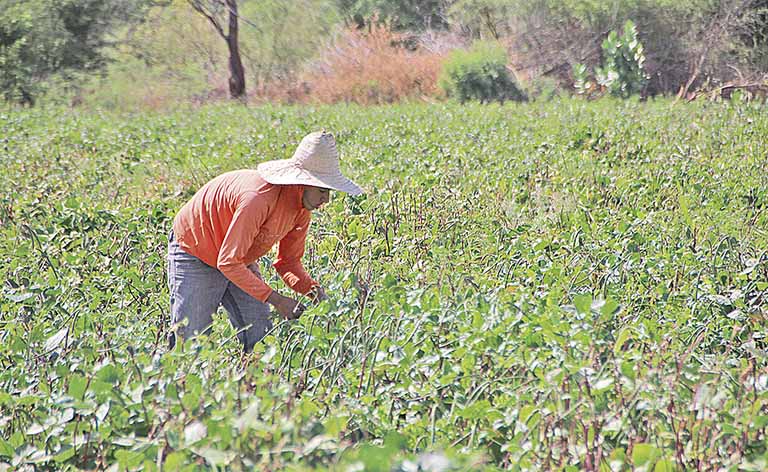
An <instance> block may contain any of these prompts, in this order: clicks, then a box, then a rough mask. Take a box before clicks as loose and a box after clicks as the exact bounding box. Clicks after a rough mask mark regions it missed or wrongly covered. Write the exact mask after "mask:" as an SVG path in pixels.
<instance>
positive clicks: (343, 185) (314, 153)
mask: <svg viewBox="0 0 768 472" xmlns="http://www.w3.org/2000/svg"><path fill="white" fill-rule="evenodd" d="M256 169H257V170H258V171H259V174H261V177H262V178H263V179H264V180H266V181H267V182H269V183H271V184H277V185H289V184H302V185H312V186H314V187H323V188H329V189H333V190H339V191H341V192H345V193H349V194H351V195H360V194H361V193H363V189H361V188H360V187H359V186H358V185H357V184H356V183H354V182H352V181H351V180H349V179H348V178H346V177H344V176H343V175H342V174H341V169H340V168H339V152H338V151H337V150H336V140H335V139H334V138H333V135H332V134H331V133H327V132H325V131H318V132H315V133H310V134H308V135H307V136H305V137H304V139H302V140H301V143H300V144H299V147H298V148H296V152H294V153H293V157H291V158H290V159H283V160H278V161H269V162H264V163H262V164H259V165H258V167H257V168H256Z"/></svg>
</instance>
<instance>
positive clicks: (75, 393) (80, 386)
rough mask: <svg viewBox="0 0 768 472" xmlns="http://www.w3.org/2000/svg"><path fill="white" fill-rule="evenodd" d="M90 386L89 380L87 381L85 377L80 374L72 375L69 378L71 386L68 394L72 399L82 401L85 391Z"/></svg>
mask: <svg viewBox="0 0 768 472" xmlns="http://www.w3.org/2000/svg"><path fill="white" fill-rule="evenodd" d="M87 385H88V379H86V378H85V377H84V376H82V375H80V374H72V375H71V376H70V377H69V386H68V388H67V393H68V394H69V396H70V397H72V398H75V399H77V400H82V399H83V397H84V396H85V390H86V388H87Z"/></svg>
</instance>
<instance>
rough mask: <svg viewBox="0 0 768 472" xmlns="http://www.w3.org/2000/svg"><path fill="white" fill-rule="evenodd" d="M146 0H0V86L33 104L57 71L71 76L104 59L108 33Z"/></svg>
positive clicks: (66, 77)
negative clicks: (0, 0) (1, 0)
mask: <svg viewBox="0 0 768 472" xmlns="http://www.w3.org/2000/svg"><path fill="white" fill-rule="evenodd" d="M148 1H149V0H128V1H126V0H4V1H3V2H0V88H1V89H0V90H1V91H2V94H3V98H4V99H5V100H8V101H13V102H18V103H22V104H26V105H33V104H34V102H35V99H36V97H37V96H38V95H39V94H41V93H42V92H44V91H45V89H46V85H47V83H48V82H49V81H50V80H52V78H54V77H56V76H60V77H61V78H62V79H64V80H68V81H71V80H73V79H74V78H75V75H76V74H78V73H84V74H93V73H94V72H96V71H98V70H99V69H101V68H102V67H103V66H104V64H105V63H106V58H105V56H104V51H105V50H106V49H107V48H108V47H109V46H111V45H112V43H113V42H112V41H111V40H110V32H111V31H112V29H113V28H114V27H115V26H116V25H117V24H119V23H121V22H126V21H134V20H136V19H137V18H140V17H141V12H142V11H143V8H144V7H145V6H146V5H147V4H148Z"/></svg>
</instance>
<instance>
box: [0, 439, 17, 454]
mask: <svg viewBox="0 0 768 472" xmlns="http://www.w3.org/2000/svg"><path fill="white" fill-rule="evenodd" d="M15 453H16V450H15V449H14V448H13V446H11V443H9V442H8V441H6V440H5V439H3V438H2V437H0V456H4V457H13V456H14V454H15Z"/></svg>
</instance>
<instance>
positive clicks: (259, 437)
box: [0, 99, 768, 471]
mask: <svg viewBox="0 0 768 472" xmlns="http://www.w3.org/2000/svg"><path fill="white" fill-rule="evenodd" d="M322 128H325V129H327V130H330V131H332V132H334V134H335V135H336V137H337V140H338V143H339V149H340V152H341V156H342V168H343V170H344V171H345V173H346V174H347V175H349V176H350V177H352V178H353V179H354V180H355V181H357V182H358V183H360V184H361V185H362V186H363V187H364V188H365V189H366V190H367V194H366V195H364V196H361V197H348V196H344V195H341V194H336V195H334V196H333V199H332V200H331V202H330V203H329V204H328V205H327V207H326V208H324V209H323V211H321V212H316V213H315V215H314V217H313V218H314V219H313V223H312V227H311V228H310V236H309V239H308V245H307V253H306V255H305V259H304V262H305V266H306V267H307V269H308V271H309V272H310V273H311V274H312V275H313V276H314V277H315V278H316V279H317V280H318V281H319V282H320V283H321V284H323V285H324V286H325V287H326V289H327V291H328V294H329V296H330V300H328V301H325V302H323V303H322V304H320V305H318V306H314V307H311V308H310V309H308V310H307V312H306V313H305V315H304V316H303V317H302V318H301V319H300V320H299V321H297V322H285V321H283V322H277V321H276V323H275V328H274V329H273V331H272V332H271V333H270V334H269V335H268V336H267V337H266V338H265V339H264V340H263V341H262V342H261V343H259V344H258V345H257V346H256V348H255V351H254V352H253V353H252V354H249V355H245V354H243V353H242V351H241V349H240V346H239V344H238V342H237V338H236V336H235V332H234V330H233V328H232V327H231V326H230V324H229V323H228V321H227V319H226V315H225V314H224V312H223V311H220V312H219V314H218V315H217V317H216V324H215V327H214V331H213V333H212V334H211V336H209V337H206V338H201V339H196V340H191V341H187V342H186V343H185V344H183V345H181V346H177V348H176V349H174V350H172V351H169V349H168V347H167V346H168V345H167V340H166V336H167V334H168V325H169V321H168V318H169V314H168V289H167V286H166V275H165V267H166V262H165V251H166V244H167V237H168V231H169V229H170V223H171V221H172V218H173V216H174V215H175V213H176V211H177V210H178V209H179V208H180V207H181V205H183V203H184V202H185V201H186V200H187V199H188V198H189V197H191V195H192V194H193V193H194V192H195V191H196V190H197V188H198V187H199V186H201V185H202V184H203V183H205V182H206V181H207V180H208V179H210V178H212V177H213V176H215V175H217V174H219V173H222V172H224V171H227V170H232V169H237V168H244V167H255V166H256V165H257V164H258V163H259V162H263V161H266V160H271V159H277V158H288V157H290V155H291V153H292V152H293V149H294V148H295V146H296V145H297V144H298V142H299V140H300V139H301V137H302V136H304V135H305V134H306V133H308V132H310V131H314V130H319V129H322ZM767 136H768V108H766V106H765V105H763V104H759V103H752V104H745V103H736V102H734V103H730V104H728V103H726V104H718V103H706V102H694V103H690V104H685V103H678V104H673V103H672V102H671V101H665V100H661V101H649V102H637V101H624V102H621V101H612V100H603V101H598V102H591V103H590V102H585V101H580V100H570V99H562V100H560V99H558V100H555V101H552V102H547V103H531V104H523V105H505V106H499V105H489V106H481V105H470V106H458V105H399V106H391V107H381V108H375V107H374V108H363V107H357V106H333V107H318V108H312V107H296V108H288V107H251V108H245V107H240V106H231V105H230V106H227V105H218V106H209V107H204V108H199V109H186V110H180V111H177V112H147V113H135V114H127V113H117V112H109V111H105V112H94V111H90V112H86V111H81V110H65V109H62V110H57V109H51V110H44V109H32V110H8V109H6V110H5V111H0V177H1V179H2V180H1V182H2V189H1V190H0V281H1V283H2V287H1V288H0V290H1V291H0V470H76V469H89V470H97V469H98V470H101V469H111V470H114V471H117V470H167V471H173V470H233V471H238V470H294V471H300V470H314V469H322V470H338V471H362V470H367V471H390V470H396V471H417V470H435V471H438V470H440V471H444V470H565V471H571V470H573V471H577V470H587V471H590V470H593V471H597V470H599V471H628V470H637V471H642V470H645V471H672V470H734V471H735V470H755V471H757V470H766V468H768V448H767V447H766V443H767V437H766V427H768V360H767V359H766V349H767V348H768V341H767V340H766V334H767V333H766V330H767V329H768V328H767V327H768V172H766V169H768V140H767V139H766V137H767ZM269 259H270V257H266V258H265V259H264V260H263V261H262V262H263V267H262V273H263V274H264V275H265V278H266V279H267V282H268V283H269V284H270V285H271V286H272V287H274V288H276V289H278V290H280V291H281V292H282V293H284V294H286V295H288V294H289V291H288V290H287V289H286V288H285V286H284V285H283V284H282V282H281V281H280V280H279V278H278V277H277V275H276V273H275V272H274V270H272V269H271V268H270V267H269V265H270V264H271V262H272V261H271V260H269Z"/></svg>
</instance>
